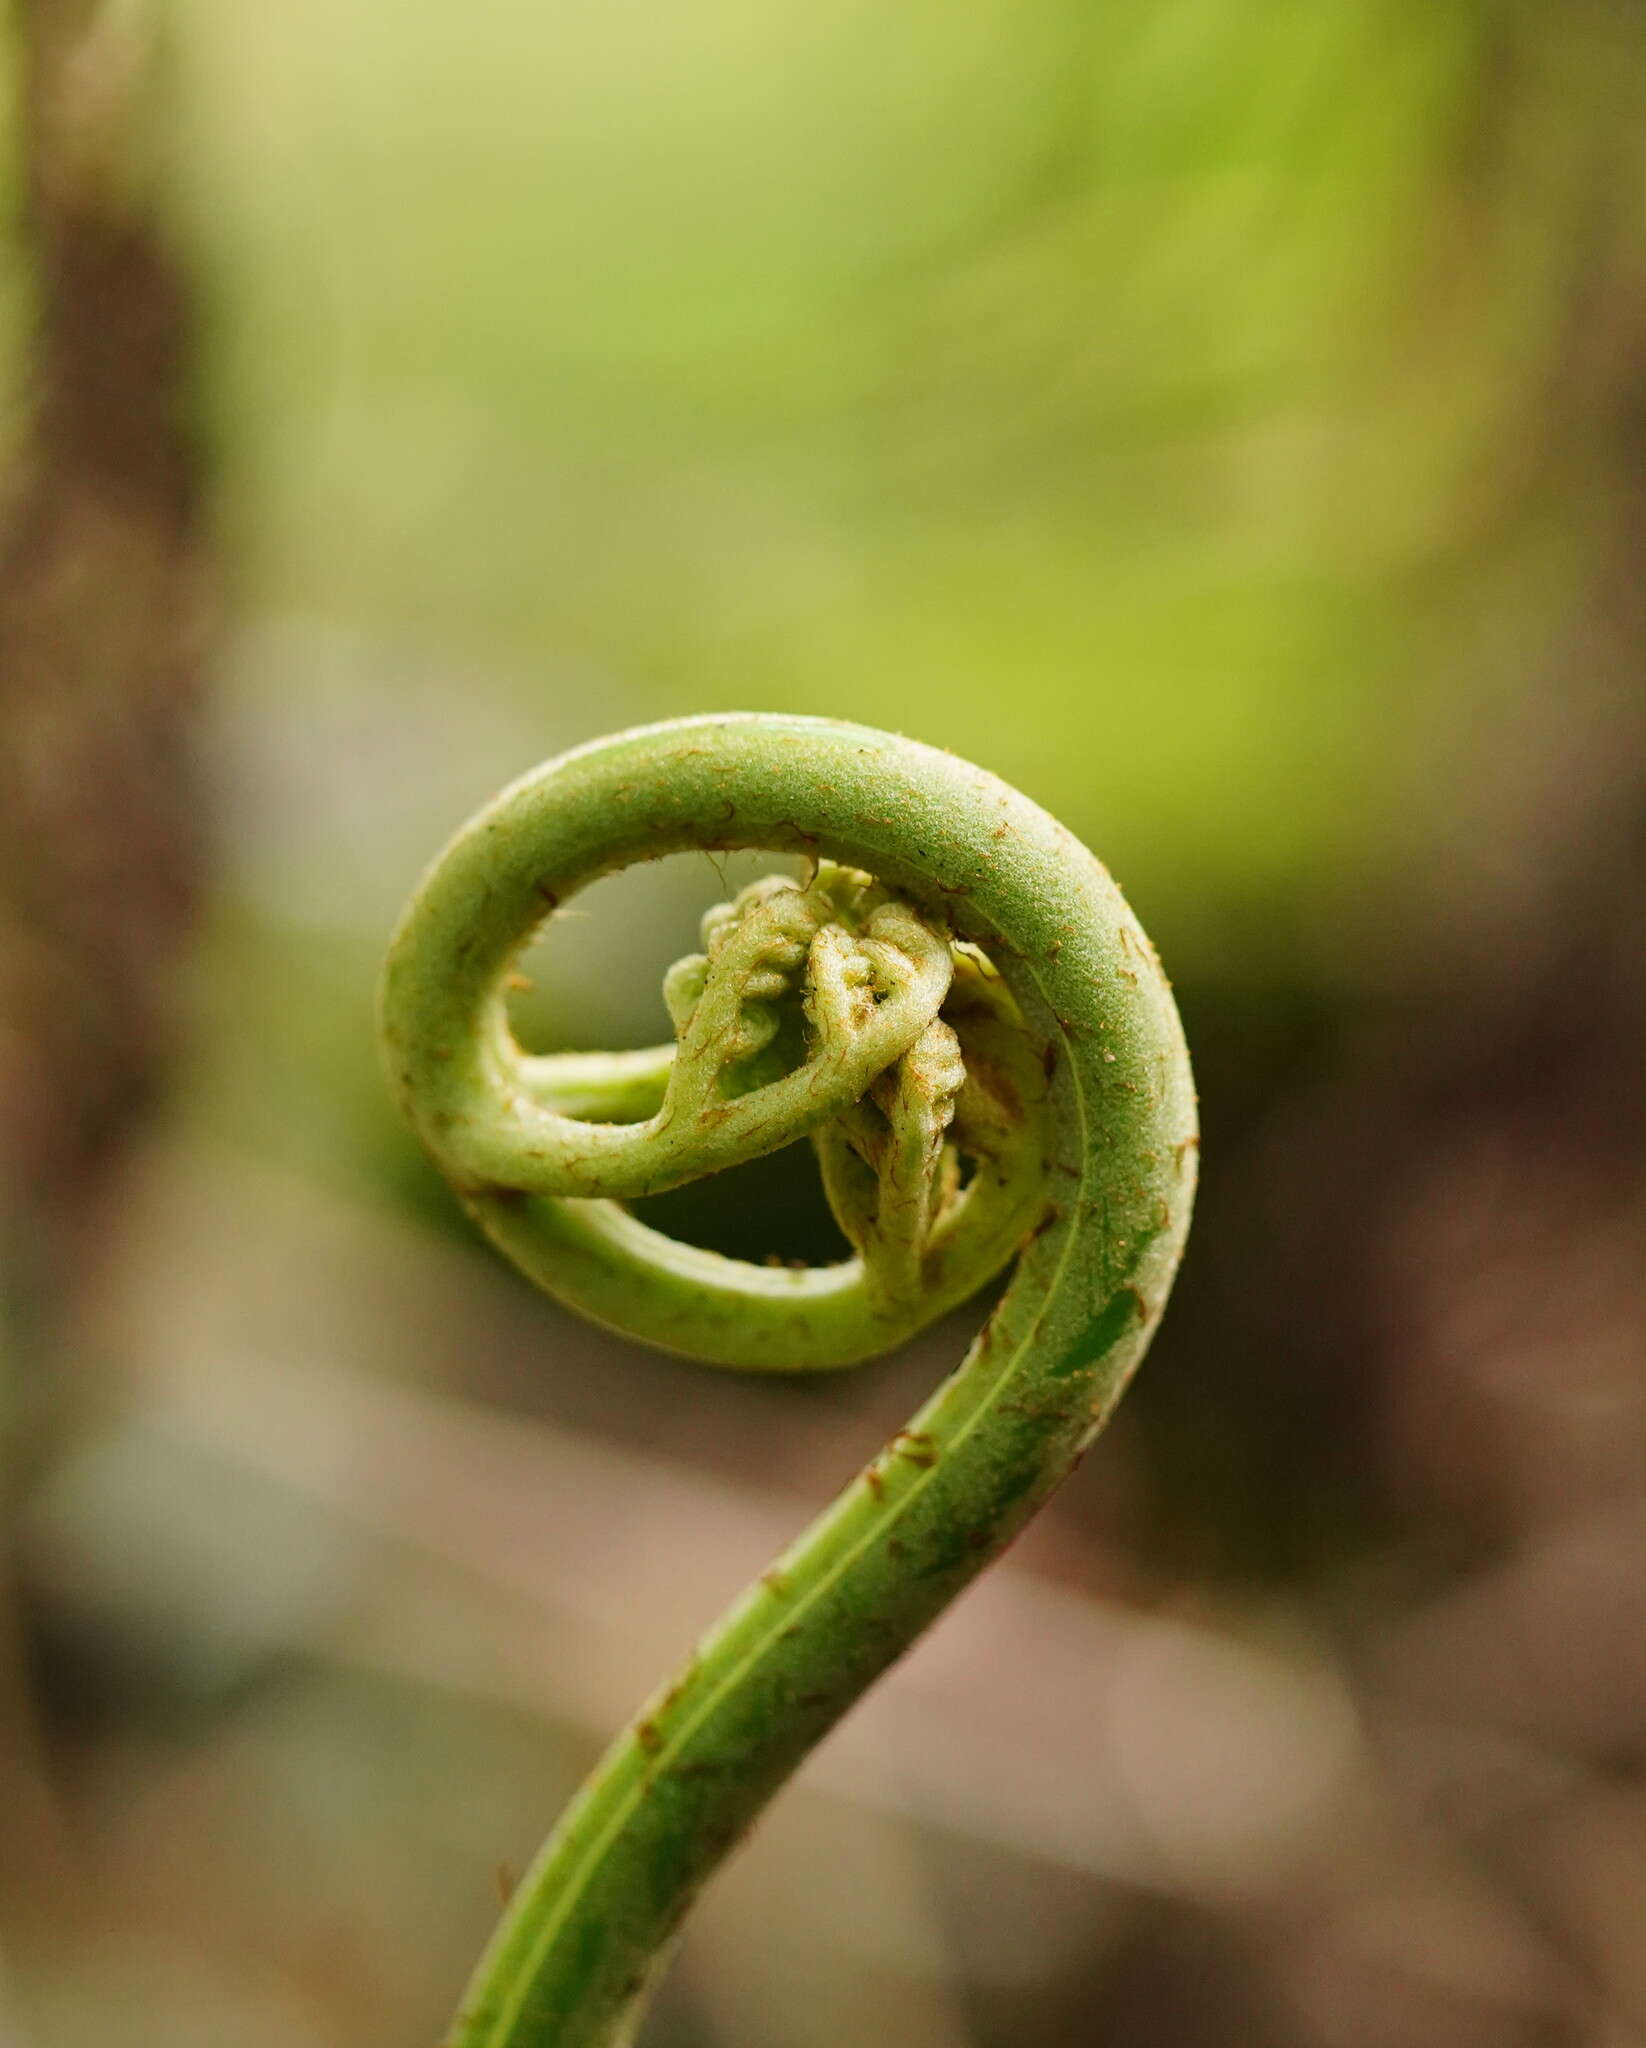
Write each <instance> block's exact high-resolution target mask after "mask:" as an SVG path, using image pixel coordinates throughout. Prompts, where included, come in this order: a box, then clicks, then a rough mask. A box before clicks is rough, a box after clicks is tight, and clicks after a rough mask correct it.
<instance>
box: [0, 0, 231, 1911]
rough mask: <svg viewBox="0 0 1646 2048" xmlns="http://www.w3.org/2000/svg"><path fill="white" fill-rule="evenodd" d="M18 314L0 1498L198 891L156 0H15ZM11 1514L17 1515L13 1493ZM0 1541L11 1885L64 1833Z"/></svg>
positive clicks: (176, 327)
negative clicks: (160, 198) (160, 199)
mask: <svg viewBox="0 0 1646 2048" xmlns="http://www.w3.org/2000/svg"><path fill="white" fill-rule="evenodd" d="M8 25H9V30H10V39H11V52H10V54H11V62H12V69H13V75H14V79H15V88H14V97H15V102H16V117H15V123H14V128H13V136H14V149H15V151H16V159H15V162H14V175H13V189H14V190H15V191H16V192H17V193H18V194H19V199H20V213H21V218H20V220H19V221H18V222H16V223H15V224H14V236H15V244H16V247H17V250H18V254H19V256H20V259H21V268H22V269H23V270H24V271H25V273H26V278H25V282H24V287H23V289H24V295H25V298H26V300H27V303H28V309H29V315H30V318H29V326H30V330H31V331H30V336H29V343H28V347H27V350H26V355H25V361H24V367H23V371H22V384H23V389H22V391H21V393H20V394H19V393H14V395H13V397H14V403H13V408H12V409H13V412H14V413H15V414H17V415H19V418H20V423H19V424H18V426H16V427H15V428H14V430H13V434H12V441H11V449H10V453H11V462H10V473H9V474H8V475H7V477H6V479H5V483H4V488H3V493H0V1427H3V1430H4V1435H3V1437H0V1459H3V1465H0V1487H3V1489H4V1493H3V1496H0V1506H3V1507H5V1508H8V1509H9V1507H10V1505H11V1503H12V1501H13V1500H14V1499H15V1497H16V1495H17V1493H18V1491H19V1490H20V1488H21V1486H22V1485H23V1484H24V1482H25V1481H26V1479H27V1477H28V1475H29V1474H30V1472H31V1471H33V1470H35V1469H37V1468H38V1467H39V1465H40V1464H41V1463H43V1462H44V1461H45V1460H46V1459H47V1458H49V1456H50V1455H51V1449H52V1445H53V1442H54V1440H55V1439H56V1437H57V1436H58V1434H59V1433H60V1430H61V1428H62V1424H61V1421H60V1419H58V1418H60V1416H61V1413H62V1408H63V1402H62V1396H63V1393H64V1391H65V1390H64V1387H63V1385H62V1374H61V1367H60V1365H59V1364H58V1362H57V1361H55V1360H54V1358H53V1345H52V1338H53V1331H54V1327H55V1322H56V1310H57V1308H58V1306H59V1305H60V1304H61V1303H62V1302H63V1301H64V1300H65V1299H66V1298H67V1296H68V1295H69V1293H70V1291H71V1290H72V1288H73V1286H74V1283H75V1279H76V1273H77V1268H78V1267H79V1266H80V1264H81V1262H82V1261H83V1259H84V1257H85V1254H86V1248H87V1246H88V1245H89V1244H90V1242H91V1241H92V1235H93V1233H92V1230H91V1228H90V1225H91V1222H92V1219H93V1216H94V1213H95V1210H96V1208H97V1205H98V1201H99V1197H100V1194H101V1191H102V1189H103V1188H104V1186H105V1183H106V1180H107V1176H108V1173H109V1171H110V1169H111V1167H112V1166H113V1165H114V1163H115V1162H116V1160H117V1159H118V1157H119V1155H120V1153H121V1151H122V1149H123V1146H124V1144H125V1141H126V1138H127V1135H128V1133H129V1132H130V1130H131V1128H132V1126H133V1123H134V1120H135V1118H136V1117H137V1116H138V1115H139V1114H140V1112H141V1111H142V1109H143V1108H144V1106H145V1105H146V1104H147V1103H148V1102H149V1100H150V1099H151V1097H152V1094H153V1091H154V1088H155V1085H156V1082H157V1078H158V1076H159V1074H160V1071H161V1068H162V1066H163V1062H164V1057H165V1054H166V1051H167V1048H168V1046H169V1044H170V1041H171V1038H172V1035H173V1030H174V1025H175V987H176V968H177V963H178V959H179V955H180V951H181V948H182V946H183V945H184V943H185V941H186V938H187V935H188V931H189V927H190V924H191V921H192V917H193V913H194V909H195V904H196V901H197V896H198V879H199V868H200V849H199V835H198V831H197V823H196V820H197V811H198V790H197V783H196V777H195V773H194V767H193V762H192V758H191V754H192V749H191V734H190V727H191V720H192V715H193V711H194V707H195V703H196V698H197V691H198V679H199V673H200V665H201V650H202V644H203V633H202V620H203V607H202V588H203V581H204V579H203V576H202V566H203V554H204V548H203V541H202V533H201V521H200V492H199V488H198V471H197V465H196V462H195V458H194V451H193V447H192V443H191V436H190V433H189V427H188V417H187V415H188V403H189V396H190V392H189V380H188V370H189V357H190V323H189V318H188V307H187V295H186V292H185V290H184V287H183V284H182V281H181V279H180V277H179V274H178V270H177V266H176V264H175V262H174V260H173V256H172V254H171V251H170V249H169V248H168V246H167V239H166V236H165V233H164V230H163V227H162V225H161V222H160V218H159V211H158V203H157V191H158V180H157V178H156V176H155V165H154V152H153V149H152V134H153V125H152V124H153V104H152V101H153V88H154V79H155V71H156V66H155V51H154V46H153V45H154V23H153V18H152V15H151V13H150V11H149V10H148V9H146V8H145V7H143V6H141V5H136V4H129V0H118V4H116V0H97V4H93V0H16V4H15V5H14V7H13V9H12V10H11V15H10V20H9V24H8ZM8 1520H9V1517H8ZM25 1632H26V1622H25V1620H24V1618H23V1617H22V1616H21V1615H20V1614H19V1613H18V1611H17V1604H16V1601H15V1598H14V1593H13V1574H12V1570H11V1563H10V1543H9V1536H8V1538H7V1541H6V1546H5V1548H4V1549H0V1811H4V1812H5V1814H6V1816H7V1824H6V1826H5V1828H4V1829H3V1830H0V1907H3V1908H5V1909H6V1912H7V1918H8V1919H11V1918H12V1917H13V1912H12V1909H13V1908H14V1907H16V1906H17V1904H18V1902H19V1900H20V1899H23V1900H26V1901H27V1906H26V1908H25V1910H26V1911H27V1912H28V1913H29V1915H30V1917H31V1918H34V1919H39V1918H43V1917H47V1916H50V1917H56V1916H55V1915H54V1913H53V1907H54V1904H56V1903H58V1902H59V1901H60V1900H61V1898H62V1895H63V1891H64V1887H65V1884H66V1882H67V1855H66V1851H65V1847H64V1842H63V1836H62V1830H61V1829H60V1827H59V1826H58V1825H57V1824H56V1821H55V1818H54V1814H53V1808H52V1801H51V1797H50V1793H49V1790H48V1777H47V1774H46V1772H45V1770H44V1769H43V1768H42V1759H41V1756H40V1746H39V1743H38V1741H37V1739H36V1737H35V1734H34V1732H33V1717H32V1715H31V1712H30V1709H29V1703H28V1690H27V1682H26V1677H25V1671H24V1665H23V1659H24V1639H25Z"/></svg>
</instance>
